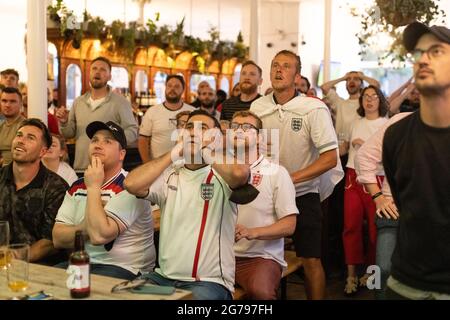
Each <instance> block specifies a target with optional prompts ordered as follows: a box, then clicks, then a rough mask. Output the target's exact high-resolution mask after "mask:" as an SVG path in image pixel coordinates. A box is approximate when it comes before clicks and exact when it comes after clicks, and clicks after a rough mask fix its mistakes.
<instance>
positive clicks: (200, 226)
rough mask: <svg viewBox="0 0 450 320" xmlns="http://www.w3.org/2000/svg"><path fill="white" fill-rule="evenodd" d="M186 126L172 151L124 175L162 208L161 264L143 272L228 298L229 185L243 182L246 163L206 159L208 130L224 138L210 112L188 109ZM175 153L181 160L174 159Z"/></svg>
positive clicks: (232, 215)
mask: <svg viewBox="0 0 450 320" xmlns="http://www.w3.org/2000/svg"><path fill="white" fill-rule="evenodd" d="M194 123H195V128H194ZM185 129H186V130H187V131H185V135H183V141H181V142H180V143H178V144H177V145H176V146H175V147H174V148H173V149H172V151H171V152H168V153H166V154H165V155H163V156H161V157H160V158H157V159H154V160H151V161H150V162H147V163H146V164H144V165H142V166H140V167H138V168H137V169H135V170H133V171H132V172H130V174H129V175H128V176H127V178H126V179H125V187H126V188H127V190H128V191H129V192H131V193H133V194H135V195H137V196H139V197H146V199H148V200H150V201H151V202H154V203H156V204H158V205H159V207H160V208H161V228H160V239H159V241H160V242H159V266H160V267H159V268H157V269H156V270H155V272H154V273H151V274H149V275H147V276H146V278H148V279H149V280H150V281H151V282H153V283H156V284H159V285H166V286H175V287H178V288H182V289H187V290H191V291H192V293H193V297H194V299H221V300H224V299H231V298H232V296H231V292H233V290H234V274H235V270H234V269H235V259H234V252H233V244H234V230H235V224H236V215H237V211H236V205H235V204H234V203H232V202H231V201H230V200H229V197H230V195H231V189H232V188H237V187H239V186H241V185H244V184H245V183H246V182H247V179H248V176H249V167H248V166H247V165H237V164H230V165H227V164H217V163H213V164H212V165H210V164H208V163H207V162H209V163H211V162H210V161H208V160H206V161H207V162H206V161H205V160H204V159H205V158H207V159H209V156H210V155H211V154H210V151H211V150H210V148H211V145H210V143H211V140H210V139H209V138H208V136H209V137H212V135H211V134H213V135H215V138H216V139H217V141H218V140H221V139H222V135H221V133H220V124H219V122H218V121H217V119H215V118H214V117H213V116H212V115H210V114H209V113H207V112H205V111H203V110H196V111H193V112H191V113H190V115H189V119H188V122H187V124H186V126H185ZM208 133H210V134H208ZM215 142H216V140H215ZM213 143H214V142H213ZM216 152H222V150H216ZM179 157H184V159H185V164H184V166H182V167H179V166H174V165H172V163H173V162H175V161H178V160H179ZM166 169H167V170H166Z"/></svg>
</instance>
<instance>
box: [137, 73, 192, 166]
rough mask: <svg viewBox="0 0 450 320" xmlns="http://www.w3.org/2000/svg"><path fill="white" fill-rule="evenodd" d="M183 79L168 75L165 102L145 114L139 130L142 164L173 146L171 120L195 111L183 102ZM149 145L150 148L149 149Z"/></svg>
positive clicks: (173, 126)
mask: <svg viewBox="0 0 450 320" xmlns="http://www.w3.org/2000/svg"><path fill="white" fill-rule="evenodd" d="M184 88H185V83H184V79H183V77H182V76H180V75H174V74H172V75H169V76H168V77H167V80H166V101H165V102H163V103H162V104H159V105H157V106H154V107H151V108H150V109H148V110H147V111H146V112H145V115H144V117H143V118H142V123H141V126H140V128H139V142H138V148H139V154H140V155H141V159H142V162H143V163H146V162H148V161H150V160H151V159H156V158H158V157H160V156H162V155H163V154H165V153H167V152H168V151H169V150H171V149H172V148H173V146H174V145H175V141H172V140H171V137H172V133H173V131H174V130H175V129H176V126H175V124H174V123H173V119H175V117H176V115H177V113H179V112H182V111H192V110H195V108H194V107H192V106H190V105H188V104H186V103H184V102H183V99H182V98H181V97H182V96H183V92H184ZM149 145H150V147H149Z"/></svg>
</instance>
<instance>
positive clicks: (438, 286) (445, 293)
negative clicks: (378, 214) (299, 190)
mask: <svg viewBox="0 0 450 320" xmlns="http://www.w3.org/2000/svg"><path fill="white" fill-rule="evenodd" d="M403 42H404V45H405V48H406V50H407V51H409V52H411V57H412V61H413V63H414V79H415V84H416V87H417V90H419V93H420V109H419V110H418V111H416V112H414V113H413V114H412V115H410V116H408V117H406V118H404V119H402V120H400V121H399V122H397V123H395V124H394V125H392V126H390V127H389V128H388V129H387V130H386V133H385V135H384V141H383V165H384V170H385V173H386V177H387V179H388V182H389V185H390V187H391V191H392V196H393V198H394V201H395V204H396V206H397V208H398V211H399V214H400V220H399V229H398V234H397V245H396V247H395V249H394V253H393V255H392V269H391V276H390V277H389V278H388V281H387V291H386V296H387V297H388V298H391V299H447V300H448V299H450V188H449V181H450V165H449V164H450V76H449V75H450V30H449V29H447V28H446V27H443V26H432V27H428V26H425V25H423V24H421V23H418V22H414V23H412V24H410V25H409V26H408V27H406V29H405V31H404V33H403ZM405 163H407V164H408V165H406V166H405ZM411 169H413V173H412V172H411Z"/></svg>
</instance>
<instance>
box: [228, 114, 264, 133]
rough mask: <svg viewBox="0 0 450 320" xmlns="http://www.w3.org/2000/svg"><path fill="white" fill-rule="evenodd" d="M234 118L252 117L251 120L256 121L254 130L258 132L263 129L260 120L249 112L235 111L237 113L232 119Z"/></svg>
mask: <svg viewBox="0 0 450 320" xmlns="http://www.w3.org/2000/svg"><path fill="white" fill-rule="evenodd" d="M236 117H243V118H245V117H253V118H255V119H256V129H258V130H260V129H262V127H263V124H262V120H261V118H260V117H258V116H257V115H256V114H254V113H253V112H251V111H237V112H235V113H234V114H233V119H234V118H236ZM233 119H231V121H233Z"/></svg>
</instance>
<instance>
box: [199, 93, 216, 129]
mask: <svg viewBox="0 0 450 320" xmlns="http://www.w3.org/2000/svg"><path fill="white" fill-rule="evenodd" d="M198 99H199V100H200V110H203V111H206V112H208V113H209V114H210V115H212V116H213V117H214V118H216V119H217V121H220V112H219V111H217V110H216V107H215V104H216V92H215V91H214V89H212V88H211V87H205V88H203V90H202V91H201V93H200V94H199V96H198Z"/></svg>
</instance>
